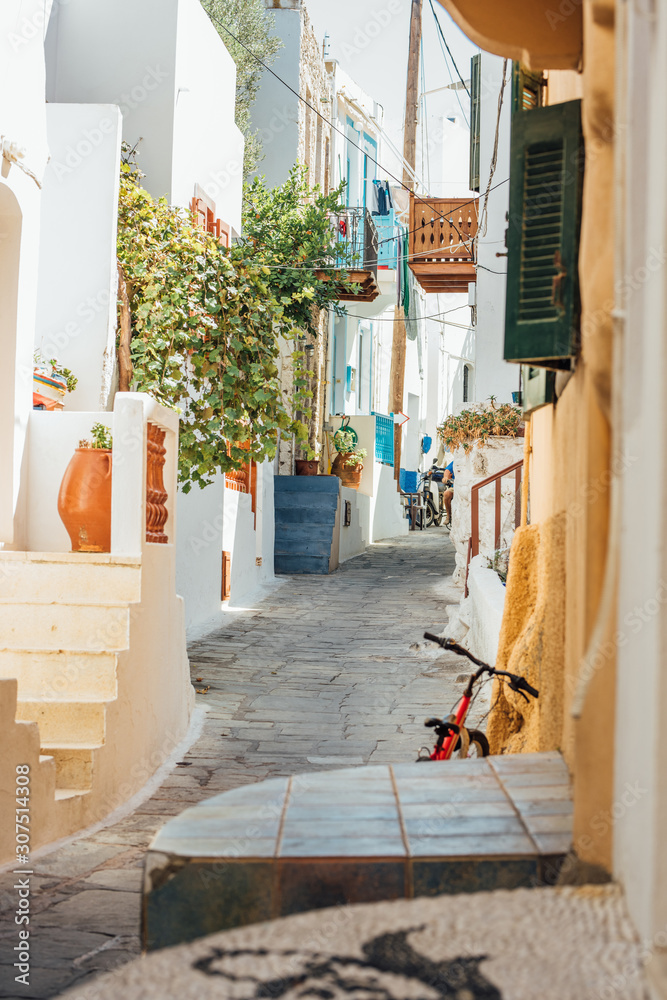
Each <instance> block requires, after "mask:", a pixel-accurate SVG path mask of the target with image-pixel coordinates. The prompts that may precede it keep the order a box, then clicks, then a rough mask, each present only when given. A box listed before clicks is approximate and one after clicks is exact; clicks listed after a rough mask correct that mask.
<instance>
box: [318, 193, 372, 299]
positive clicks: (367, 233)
mask: <svg viewBox="0 0 667 1000" xmlns="http://www.w3.org/2000/svg"><path fill="white" fill-rule="evenodd" d="M330 218H331V225H332V227H333V228H334V231H335V233H336V243H337V249H338V251H339V253H338V254H337V255H336V257H335V258H334V257H332V258H331V260H330V261H329V262H328V268H335V269H337V270H344V271H346V272H347V275H348V277H347V280H346V281H341V282H340V284H339V289H338V291H339V296H338V297H339V299H341V300H342V301H343V302H359V301H361V302H373V300H374V299H376V298H377V297H378V295H379V294H380V289H379V287H378V283H377V267H378V234H377V229H376V228H375V225H374V223H373V217H372V216H371V214H370V212H369V211H368V210H367V209H365V208H346V209H344V210H343V211H341V212H338V213H336V214H332V215H331V217H330ZM317 273H318V276H324V275H325V272H323V271H320V272H317ZM351 284H354V285H360V286H361V287H360V289H359V291H354V290H351V289H350V287H349V286H350V285H351Z"/></svg>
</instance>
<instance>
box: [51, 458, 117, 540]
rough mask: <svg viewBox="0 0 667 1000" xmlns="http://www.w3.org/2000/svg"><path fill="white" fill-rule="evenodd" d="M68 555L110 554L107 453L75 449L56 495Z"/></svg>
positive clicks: (108, 463) (109, 499)
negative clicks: (69, 553) (70, 552)
mask: <svg viewBox="0 0 667 1000" xmlns="http://www.w3.org/2000/svg"><path fill="white" fill-rule="evenodd" d="M58 513H59V514H60V519H61V521H62V522H63V524H64V525H65V527H66V528H67V533H68V535H69V537H70V539H71V541H72V552H110V551H111V451H110V450H108V449H106V448H77V449H76V451H75V452H74V455H73V456H72V459H71V460H70V463H69V465H68V466H67V469H66V470H65V475H64V476H63V481H62V483H61V484H60V492H59V493H58Z"/></svg>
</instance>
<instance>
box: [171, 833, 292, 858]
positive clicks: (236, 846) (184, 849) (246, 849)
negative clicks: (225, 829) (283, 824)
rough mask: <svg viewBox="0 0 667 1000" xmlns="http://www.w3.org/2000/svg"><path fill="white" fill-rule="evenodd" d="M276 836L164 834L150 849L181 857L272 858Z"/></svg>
mask: <svg viewBox="0 0 667 1000" xmlns="http://www.w3.org/2000/svg"><path fill="white" fill-rule="evenodd" d="M276 843H277V838H276V837H171V836H169V835H168V834H165V835H164V837H162V839H161V840H160V842H159V844H158V843H157V842H156V843H155V844H154V845H153V847H152V850H154V851H160V852H162V853H164V854H174V855H177V856H178V857H181V858H272V857H273V856H274V854H275V850H276Z"/></svg>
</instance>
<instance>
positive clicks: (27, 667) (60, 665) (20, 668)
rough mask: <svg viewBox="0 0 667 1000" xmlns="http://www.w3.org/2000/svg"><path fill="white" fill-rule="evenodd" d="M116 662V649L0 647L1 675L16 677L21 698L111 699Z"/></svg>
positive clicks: (115, 691) (115, 692) (113, 693)
mask: <svg viewBox="0 0 667 1000" xmlns="http://www.w3.org/2000/svg"><path fill="white" fill-rule="evenodd" d="M116 666H117V654H116V653H106V652H105V653H90V652H87V653H86V652H69V651H63V650H60V649H58V650H53V649H52V650H37V651H36V650H22V649H5V650H0V679H2V678H8V677H16V678H17V680H18V694H19V698H20V699H22V700H24V701H27V700H42V701H77V702H82V701H111V700H112V699H113V698H115V697H116V696H117V694H118V683H117V678H116Z"/></svg>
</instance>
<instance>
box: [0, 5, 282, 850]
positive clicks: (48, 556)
mask: <svg viewBox="0 0 667 1000" xmlns="http://www.w3.org/2000/svg"><path fill="white" fill-rule="evenodd" d="M0 29H1V30H0V35H1V37H2V39H3V42H2V66H3V71H5V72H6V73H7V74H9V77H8V79H9V78H11V80H12V86H11V88H9V87H4V88H2V91H1V92H0V136H1V137H2V139H1V142H2V170H1V171H0V215H1V216H2V232H3V234H4V238H3V239H2V241H0V275H1V276H2V277H1V278H0V283H1V294H0V338H1V339H2V343H3V345H4V352H3V358H4V364H3V368H2V376H1V377H2V379H3V383H4V384H3V392H2V394H1V395H0V398H1V399H2V403H0V463H1V470H0V633H1V634H2V637H3V641H2V644H1V645H2V648H0V716H1V718H2V724H1V725H0V761H1V762H2V763H1V764H0V767H1V768H2V771H1V773H0V798H1V800H2V801H0V815H1V816H2V817H3V825H2V826H1V827H0V861H4V860H7V858H8V857H9V851H10V848H11V845H13V843H14V841H13V838H11V837H10V834H11V833H12V831H13V828H12V831H10V830H9V829H8V828H5V825H4V824H5V822H6V820H7V818H8V817H9V816H10V815H12V813H10V809H9V803H8V798H7V797H8V795H10V794H11V792H10V791H9V790H10V787H12V788H13V785H14V775H15V773H16V772H15V765H17V764H26V763H27V764H28V765H29V766H30V767H31V785H32V796H31V798H32V800H33V802H32V804H33V808H34V824H35V825H34V827H33V834H32V838H31V846H32V847H33V848H36V847H38V846H40V845H41V844H43V843H48V842H49V841H52V840H54V839H57V838H58V837H62V836H65V835H67V834H69V833H72V832H74V831H75V830H77V829H80V828H82V827H83V826H86V825H88V824H90V823H92V822H94V821H96V820H99V819H101V818H102V817H103V816H105V815H106V814H108V813H109V812H110V811H112V810H113V809H114V808H115V807H117V806H119V805H121V804H122V803H123V802H124V801H125V800H126V799H128V798H129V797H131V796H132V795H133V794H134V793H136V792H137V791H138V790H139V789H140V788H141V787H142V785H144V784H145V782H146V781H147V780H148V778H149V777H150V775H151V774H152V773H153V772H154V771H155V770H156V768H157V767H159V765H160V764H161V763H162V762H163V761H164V760H165V759H166V758H168V757H169V756H170V755H171V754H172V753H176V752H178V748H179V744H180V742H181V741H182V739H183V738H184V736H185V733H186V730H187V726H188V721H189V717H190V712H191V709H192V705H193V695H192V688H191V686H190V682H189V669H188V661H187V656H186V651H185V636H186V624H190V625H191V626H193V627H201V626H202V623H203V622H205V621H206V620H210V619H211V618H212V616H213V615H215V614H217V615H218V616H219V614H220V608H221V603H220V601H221V586H222V564H223V546H224V545H227V546H228V548H227V551H228V552H230V550H231V552H230V554H231V559H228V560H227V562H228V564H229V563H230V562H231V583H232V586H234V584H235V583H236V589H237V590H238V591H239V593H240V594H242V593H243V590H244V588H245V590H246V591H247V589H248V588H250V587H252V586H254V585H255V584H256V583H257V582H258V581H260V580H261V578H262V574H266V575H271V573H272V551H273V545H272V538H271V532H272V525H273V518H272V510H271V516H269V517H268V518H266V519H264V518H263V516H262V514H263V511H264V510H265V509H266V507H267V506H269V507H270V506H271V483H272V476H271V469H270V467H268V466H267V467H262V468H260V469H258V470H256V504H255V506H256V517H257V527H256V528H255V514H254V513H253V512H252V510H251V496H250V495H249V494H247V495H243V494H242V493H240V492H239V491H238V489H236V490H234V491H232V490H225V489H224V479H223V477H221V476H220V477H218V478H217V481H216V483H215V485H213V486H211V487H209V488H208V489H207V490H204V491H196V490H195V491H193V492H192V493H191V494H189V496H188V497H183V496H180V495H178V491H177V457H178V417H177V415H176V414H175V413H174V412H173V411H171V410H167V409H165V408H163V407H161V406H158V405H157V404H155V403H154V402H153V401H152V400H151V399H150V398H149V397H148V396H145V395H143V394H137V393H118V394H116V393H115V388H116V387H115V376H114V369H115V357H114V354H115V338H116V270H117V268H116V225H117V201H118V175H119V166H120V148H121V140H122V139H125V140H126V141H128V142H129V143H131V144H132V145H133V144H135V143H136V142H137V141H138V140H139V139H140V138H141V139H142V142H141V146H140V148H141V159H140V162H141V166H142V168H143V170H144V172H145V173H146V174H147V177H146V181H145V183H146V185H147V186H148V188H149V190H150V191H151V193H152V194H153V195H155V196H160V195H166V196H167V198H168V199H169V200H170V201H171V202H172V203H173V204H175V205H180V206H182V207H184V208H189V207H190V206H191V204H192V201H193V199H194V198H196V199H198V203H196V204H195V205H194V206H193V207H194V208H195V209H196V210H199V211H200V212H201V210H202V206H203V209H204V211H205V214H206V215H207V217H208V216H209V215H210V216H211V218H212V220H213V222H215V220H216V217H217V218H218V219H220V221H221V223H222V225H221V227H220V228H221V230H222V232H223V233H227V234H228V236H231V234H232V233H233V232H235V231H238V229H239V228H240V193H241V171H242V154H243V141H242V137H241V135H240V133H239V132H238V130H237V129H236V127H235V125H234V118H233V114H234V86H235V84H234V81H235V71H234V65H233V62H232V60H231V58H230V57H229V55H228V53H227V51H226V49H225V47H224V45H223V44H222V42H221V40H220V38H219V36H218V35H217V32H216V31H215V29H214V28H213V27H212V25H211V24H210V22H209V20H208V18H207V17H206V15H205V14H204V12H203V10H202V8H201V7H200V5H199V3H198V2H197V0H166V2H162V3H160V4H156V3H155V2H153V0H132V2H129V0H114V2H113V3H111V2H110V0H86V2H84V0H69V2H68V3H66V4H65V3H58V4H56V5H54V7H53V10H52V9H51V4H50V3H49V2H48V0H47V3H46V4H44V3H43V2H42V0H7V2H6V3H5V4H4V5H3V7H2V10H1V11H0ZM45 93H46V97H47V100H48V103H45V99H44V97H45ZM49 157H50V159H49ZM35 349H38V350H41V352H42V354H43V356H44V357H45V358H51V357H55V358H57V359H58V360H59V361H60V363H61V364H63V365H65V366H66V367H68V368H70V369H71V370H72V371H73V372H74V374H75V375H76V376H77V377H78V380H79V384H78V386H77V388H76V391H75V392H73V393H71V394H70V395H69V396H68V397H67V399H66V408H65V410H64V412H44V411H42V412H38V411H35V410H32V389H33V385H32V373H33V360H32V359H33V351H34V350H35ZM96 422H101V423H103V424H105V425H106V426H107V427H109V429H110V430H111V431H112V433H113V437H114V445H113V475H112V485H111V545H110V553H99V554H95V553H92V552H91V553H86V552H71V551H70V539H69V537H68V535H67V532H66V531H65V528H64V526H63V524H62V522H61V520H60V517H59V515H58V509H57V498H58V491H59V487H60V483H61V480H62V478H63V474H64V472H65V469H66V467H67V465H68V463H69V461H70V458H71V456H72V455H73V453H74V450H75V448H76V447H77V445H78V442H79V440H80V439H81V438H85V437H89V436H90V430H91V426H92V424H93V423H96ZM160 438H163V439H164V444H163V447H164V453H162V452H161V450H160V449H161V447H162V446H161V445H160V444H159V443H158V445H155V446H154V445H152V444H151V445H150V447H149V443H148V442H149V440H150V441H151V442H153V441H156V440H157V441H158V442H159V440H160ZM162 454H163V458H161V457H160V456H161V455H162ZM162 462H164V467H163V469H161V471H160V466H161V465H162ZM148 470H150V476H151V478H150V479H149V480H147V474H148ZM156 470H157V471H156ZM265 470H267V471H265ZM153 473H155V475H156V476H158V477H159V476H162V477H163V479H164V487H165V493H166V495H167V499H166V500H164V501H163V500H161V499H159V498H157V499H156V498H155V497H154V496H153V495H152V494H151V490H152V489H153V487H152V486H151V483H152V475H153ZM236 485H237V486H238V484H236ZM149 498H150V499H151V506H150V509H149V505H148V499H149ZM156 509H157V511H158V514H159V516H160V518H164V517H165V516H166V524H165V526H164V530H161V531H158V532H157V533H156V532H155V531H154V530H152V529H153V528H154V527H155V525H154V524H153V523H152V521H151V518H153V516H154V514H155V510H156ZM148 529H151V531H150V534H147V531H148ZM177 529H178V530H177ZM230 536H231V541H229V537H230ZM156 541H159V544H155V542H156ZM263 544H264V545H265V546H266V549H264V548H263ZM236 546H238V548H239V550H240V551H241V553H242V556H241V557H240V558H237V559H234V555H235V548H236ZM265 552H266V558H264V553H265ZM258 563H261V565H258ZM195 566H196V570H195V568H194V567H195ZM178 592H180V593H181V594H182V596H181V597H178V596H177V593H178Z"/></svg>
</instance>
